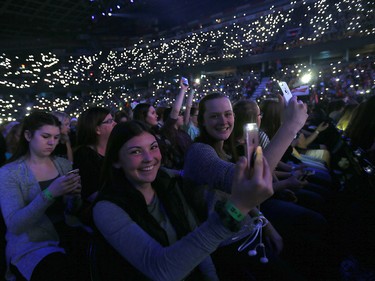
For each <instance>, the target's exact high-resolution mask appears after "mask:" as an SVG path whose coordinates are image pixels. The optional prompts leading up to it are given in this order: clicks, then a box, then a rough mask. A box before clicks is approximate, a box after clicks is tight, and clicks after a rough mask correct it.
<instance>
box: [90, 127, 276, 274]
mask: <svg viewBox="0 0 375 281" xmlns="http://www.w3.org/2000/svg"><path fill="white" fill-rule="evenodd" d="M160 164H161V154H160V150H159V148H158V142H157V140H156V137H155V136H154V135H153V133H152V131H150V129H149V128H148V127H146V126H145V125H144V124H143V123H140V122H135V121H133V122H128V123H121V124H118V125H117V126H116V127H115V128H114V129H113V131H112V133H111V136H110V139H109V142H108V150H107V153H106V157H105V164H104V175H105V178H104V181H103V183H104V185H103V189H102V191H101V192H100V194H99V196H98V200H97V203H96V205H95V206H94V210H93V214H94V221H95V224H96V226H97V227H98V229H99V231H100V233H101V234H102V235H103V237H104V238H105V239H106V240H107V241H108V243H109V244H110V245H111V246H112V247H113V248H114V249H116V251H117V252H118V253H119V254H120V255H121V256H119V255H117V257H116V256H111V257H109V256H105V257H103V256H102V258H104V259H106V260H107V261H108V259H109V262H110V265H111V266H112V268H113V266H114V265H115V264H116V262H118V265H119V266H118V267H117V268H116V269H115V270H114V269H110V270H108V272H106V275H105V276H106V278H108V279H110V280H141V279H143V278H146V277H147V278H150V279H153V280H182V279H183V280H205V279H207V280H219V279H218V276H217V275H216V272H215V267H214V265H213V263H212V261H211V258H210V254H211V253H212V252H213V251H215V249H216V248H217V247H219V245H220V243H221V242H222V241H224V240H225V239H227V238H229V237H231V236H232V235H233V234H234V232H237V231H238V230H239V227H240V223H239V221H240V220H242V218H243V217H244V215H245V214H247V213H248V212H249V210H250V209H252V208H254V207H255V206H257V205H258V204H260V203H261V202H262V201H264V200H265V199H267V198H268V197H269V196H270V195H272V187H271V175H270V173H269V169H268V165H267V161H266V160H264V159H263V157H262V151H261V149H260V148H259V149H257V158H256V160H255V166H254V172H253V176H252V177H251V178H250V179H249V178H248V176H246V174H248V173H249V171H248V170H247V168H246V167H247V164H246V160H245V159H244V158H242V159H241V160H240V161H239V162H238V164H237V166H236V169H235V174H234V179H233V180H234V181H233V188H232V194H231V196H230V198H229V201H227V203H225V204H227V205H228V204H231V206H233V207H232V210H235V211H234V212H238V217H237V220H235V219H234V218H233V217H232V216H231V215H230V214H229V213H228V211H227V209H225V208H223V206H224V205H222V204H223V203H221V202H220V203H218V204H217V205H216V207H215V210H216V211H215V212H213V213H212V214H211V215H210V216H209V218H208V219H207V221H206V222H204V223H202V224H201V225H200V226H198V222H197V221H196V220H195V216H194V215H193V212H192V211H191V210H190V208H189V207H188V205H187V204H186V202H185V199H184V197H183V195H182V193H181V191H179V187H178V186H176V182H175V181H173V178H172V179H171V178H169V177H166V175H165V174H164V175H163V173H161V172H159V173H158V171H159V167H160ZM249 199H251V200H249ZM228 202H229V203H228ZM225 206H226V205H225ZM239 217H241V218H239ZM187 253H188V254H187ZM228 262H229V260H228ZM107 264H108V263H107ZM107 274H108V275H107Z"/></svg>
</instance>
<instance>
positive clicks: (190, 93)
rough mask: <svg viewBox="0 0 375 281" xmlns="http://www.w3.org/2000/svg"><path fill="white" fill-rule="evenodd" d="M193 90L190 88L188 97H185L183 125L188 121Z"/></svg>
mask: <svg viewBox="0 0 375 281" xmlns="http://www.w3.org/2000/svg"><path fill="white" fill-rule="evenodd" d="M194 93H195V92H194V90H193V89H190V91H189V94H188V97H187V99H186V109H185V112H184V125H186V126H187V125H188V124H189V122H190V109H191V107H192V106H193V97H194Z"/></svg>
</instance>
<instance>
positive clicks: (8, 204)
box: [0, 157, 72, 280]
mask: <svg viewBox="0 0 375 281" xmlns="http://www.w3.org/2000/svg"><path fill="white" fill-rule="evenodd" d="M53 163H54V164H55V166H56V168H57V170H58V172H59V174H60V175H65V174H66V173H67V172H68V171H69V170H71V168H72V167H71V164H70V162H69V161H68V160H66V159H63V158H58V157H56V158H53ZM0 182H1V184H0V207H1V211H2V214H3V217H4V221H5V225H6V227H7V229H6V241H7V245H6V259H7V264H8V265H9V263H11V264H13V265H15V266H16V267H17V268H18V270H19V271H20V272H21V273H22V274H23V275H24V276H25V278H26V279H27V280H30V278H31V275H32V272H33V270H34V268H35V266H36V265H37V264H38V263H39V262H40V261H41V260H42V259H43V258H44V257H45V256H47V255H49V254H51V253H54V252H64V249H62V248H60V247H59V246H58V244H59V236H58V234H57V232H56V231H55V228H54V226H53V224H52V222H51V221H50V220H49V218H48V217H47V215H46V214H45V211H46V209H47V208H48V207H49V206H50V205H52V204H53V202H54V201H46V200H44V199H43V198H42V196H41V189H40V186H39V183H38V181H37V180H36V178H35V177H34V174H33V173H32V171H31V170H30V169H29V168H28V166H27V165H26V163H25V158H21V159H18V160H16V161H14V162H11V163H9V164H7V165H5V166H3V167H1V169H0ZM9 276H10V275H9ZM7 278H8V280H11V279H9V278H11V277H7Z"/></svg>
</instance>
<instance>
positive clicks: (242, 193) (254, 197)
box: [230, 146, 273, 214]
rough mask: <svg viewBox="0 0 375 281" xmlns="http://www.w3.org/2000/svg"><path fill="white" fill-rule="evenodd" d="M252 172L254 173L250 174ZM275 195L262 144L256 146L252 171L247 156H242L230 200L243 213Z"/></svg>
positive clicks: (237, 166) (235, 174) (237, 167)
mask: <svg viewBox="0 0 375 281" xmlns="http://www.w3.org/2000/svg"><path fill="white" fill-rule="evenodd" d="M250 172H251V174H252V175H250ZM272 195H273V188H272V174H271V171H270V168H269V166H268V163H267V160H266V159H265V158H264V157H263V151H262V148H261V147H260V146H258V147H257V148H256V158H255V161H254V167H251V171H250V170H249V168H248V165H247V160H246V157H241V158H240V159H239V160H238V162H237V164H236V168H235V172H234V177H233V184H232V194H231V197H230V201H231V202H232V203H233V204H234V205H235V206H236V207H237V208H238V209H239V210H240V211H241V212H242V213H243V214H246V213H248V212H249V211H250V210H251V209H253V208H254V207H256V206H258V205H259V204H260V203H262V202H263V201H265V200H266V199H268V198H269V197H271V196H272Z"/></svg>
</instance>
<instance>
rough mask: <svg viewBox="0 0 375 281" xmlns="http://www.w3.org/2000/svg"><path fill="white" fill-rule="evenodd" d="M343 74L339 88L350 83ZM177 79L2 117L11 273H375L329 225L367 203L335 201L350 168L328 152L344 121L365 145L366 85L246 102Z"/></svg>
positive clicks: (223, 276) (181, 276)
mask: <svg viewBox="0 0 375 281" xmlns="http://www.w3.org/2000/svg"><path fill="white" fill-rule="evenodd" d="M364 65H366V63H365V64H364ZM345 69H347V68H345ZM362 70H363V71H362ZM370 70H371V68H370ZM370 70H369V71H370ZM371 71H372V70H371ZM352 72H353V73H354V74H353V75H355V77H356V78H357V79H359V77H358V76H359V75H356V74H357V73H361V75H363V77H367V75H373V72H368V71H367V68H366V67H363V68H358V69H356V70H353V71H352ZM350 74H351V71H349V70H346V71H344V72H343V74H342V75H343V77H345V78H346V80H345V81H347V84H346V85H342V88H347V89H350V85H352V84H353V83H357V82H358V81H353V80H351V79H350V77H351V76H350ZM280 75H281V74H280ZM322 77H324V75H322ZM322 79H324V78H322ZM329 80H330V79H329ZM359 80H361V79H359ZM362 80H363V81H362V82H361V83H364V84H366V83H367V80H366V79H362ZM185 82H186V81H185V80H184V79H181V80H180V81H179V87H178V88H176V89H175V92H174V93H171V95H172V94H174V95H175V98H174V99H173V102H172V104H171V106H165V105H164V106H161V105H156V104H155V103H147V102H141V103H138V104H136V105H135V106H134V108H131V107H127V108H126V110H118V111H116V112H113V111H112V110H111V109H110V108H106V107H100V106H99V107H98V106H90V107H88V108H87V109H85V110H83V111H82V113H81V114H80V115H79V116H77V117H78V118H76V117H73V118H72V117H71V116H70V115H69V114H67V113H66V112H59V111H52V112H48V111H46V110H40V109H39V110H33V111H31V112H30V114H28V115H27V116H25V117H24V118H23V119H22V120H19V122H11V123H9V124H8V126H6V127H5V129H4V130H3V132H2V135H1V136H2V137H3V140H4V145H2V147H4V148H6V151H4V153H3V155H2V157H3V162H2V167H1V168H0V178H1V179H3V183H2V185H1V191H2V192H1V193H0V194H1V195H0V207H1V211H2V218H3V232H2V235H3V237H4V239H5V241H3V243H2V246H3V247H4V248H5V249H4V255H5V260H4V262H3V271H4V272H3V273H4V274H5V275H6V278H7V280H38V281H39V280H51V279H54V280H90V278H93V275H95V278H99V280H109V279H110V280H149V279H152V280H317V279H319V280H352V279H345V278H356V276H355V275H353V274H357V275H358V274H362V275H363V276H369V278H371V276H372V277H375V272H374V271H373V270H372V269H371V268H373V266H374V261H373V258H371V257H365V256H363V255H361V254H360V253H358V252H356V251H351V249H352V244H353V245H354V244H356V243H355V241H347V240H344V241H343V240H340V239H336V236H337V235H347V236H350V235H363V233H362V232H361V231H359V229H356V230H355V231H353V229H351V228H348V227H347V223H348V222H349V221H347V220H345V219H343V218H340V220H339V221H337V218H338V217H340V214H342V212H344V213H345V214H347V213H351V214H352V213H355V214H356V215H358V216H361V215H364V214H363V213H362V212H364V211H366V217H368V218H371V217H372V218H373V216H371V214H372V215H373V214H374V213H373V211H374V210H373V208H371V207H368V208H367V207H366V208H364V207H363V206H367V205H361V207H362V208H364V209H361V210H362V211H359V210H357V209H356V208H355V207H354V206H346V207H345V210H343V209H342V208H343V207H342V206H341V204H343V202H346V201H345V200H347V197H346V196H345V194H346V191H345V190H342V189H341V186H340V180H341V179H342V177H338V176H337V174H338V170H340V172H341V173H346V172H347V170H345V167H343V166H341V167H340V165H339V164H338V163H335V162H334V161H335V160H336V158H337V157H338V155H340V153H341V152H340V149H339V148H337V147H338V145H339V143H340V141H341V140H342V136H345V138H346V139H350V141H351V143H352V144H353V145H355V146H356V147H360V148H361V149H362V150H363V151H364V153H365V155H366V157H367V159H369V160H370V161H374V160H375V159H374V158H372V157H373V155H374V151H375V149H374V148H375V134H374V132H375V128H374V124H375V123H374V118H372V117H371V114H372V110H373V108H374V101H375V99H374V98H375V95H373V92H372V93H368V94H365V95H353V94H350V95H349V94H348V93H345V98H343V97H342V95H341V94H337V95H335V99H332V100H330V101H329V102H325V100H320V101H319V102H317V101H316V100H310V99H306V102H303V101H302V100H301V99H298V98H297V97H296V96H295V97H293V98H292V99H291V100H290V101H289V102H288V103H286V101H285V99H284V98H283V96H282V95H280V94H279V93H278V92H277V91H276V92H273V93H268V94H267V95H266V98H264V99H262V100H261V101H260V102H257V101H256V99H255V100H251V99H250V98H248V97H247V96H245V95H243V96H240V97H238V96H237V95H235V96H234V97H235V98H234V99H232V97H233V96H228V95H226V94H225V91H221V90H219V91H216V92H215V91H212V92H211V93H207V94H206V95H204V96H203V97H199V98H197V92H196V91H194V89H193V87H191V88H189V85H188V84H186V83H185ZM331 82H332V81H331ZM358 83H360V82H358ZM268 91H272V87H269V89H268ZM359 96H360V97H361V99H359V98H358V97H359ZM194 100H195V101H196V102H194ZM249 124H251V126H252V128H255V132H256V133H255V135H253V138H254V139H252V141H249V137H248V136H247V131H244V128H245V127H246V126H247V125H249ZM254 136H255V137H254ZM335 136H336V137H335ZM337 136H339V137H337ZM341 156H342V155H341ZM373 163H374V162H373ZM346 168H347V167H346ZM343 194H344V195H343ZM370 195H372V193H368V194H363V196H365V197H361V200H366V199H367V200H371V198H370V197H367V198H366V196H370ZM343 197H345V200H344V199H342V198H343ZM352 199H353V198H352ZM353 203H356V202H355V200H354V202H353ZM371 212H372V213H371ZM348 220H349V218H348ZM364 243H367V244H366V247H370V248H371V246H373V242H371V240H370V239H367V240H365V241H364ZM344 245H345V246H347V247H346V248H344V247H343V246H344ZM88 249H90V251H88ZM87 252H89V253H90V254H89V255H88V254H87ZM353 260H354V261H353ZM355 263H357V267H356V270H357V271H356V272H355V273H353V271H354V269H353V268H354V267H355ZM348 264H349V265H348ZM358 264H360V266H359V265H358ZM350 266H351V267H350ZM351 274H352V275H351ZM91 280H94V279H91ZM95 280H96V279H95ZM368 280H371V279H368Z"/></svg>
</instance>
